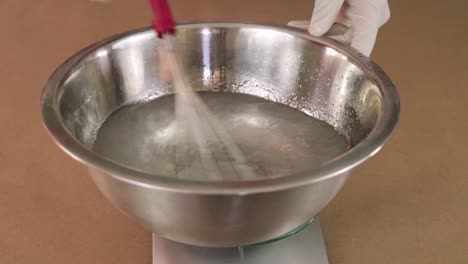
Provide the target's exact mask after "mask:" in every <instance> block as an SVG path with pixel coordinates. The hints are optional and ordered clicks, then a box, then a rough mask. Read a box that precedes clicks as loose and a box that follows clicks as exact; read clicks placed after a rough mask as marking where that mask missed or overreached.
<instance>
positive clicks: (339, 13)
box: [288, 0, 390, 56]
mask: <svg viewBox="0 0 468 264" xmlns="http://www.w3.org/2000/svg"><path fill="white" fill-rule="evenodd" d="M389 18H390V8H389V7H388V2H387V0H315V7H314V11H313V13H312V19H311V20H310V23H309V21H291V22H289V23H288V25H290V26H293V27H299V28H303V29H308V31H309V33H310V34H311V35H314V36H322V35H323V34H325V33H327V32H328V31H329V30H330V28H331V26H332V25H333V24H334V23H335V22H336V23H341V24H344V25H346V26H347V27H348V28H349V29H348V30H347V31H346V32H345V33H344V34H343V35H342V36H339V37H335V39H337V40H338V41H341V42H345V43H349V42H350V43H351V47H353V48H355V49H357V50H359V51H360V52H361V53H363V54H364V55H366V56H369V55H370V54H371V52H372V49H373V48H374V44H375V39H376V37H377V32H378V30H379V28H380V27H381V26H382V25H383V24H385V23H386V22H387V21H388V19H389Z"/></svg>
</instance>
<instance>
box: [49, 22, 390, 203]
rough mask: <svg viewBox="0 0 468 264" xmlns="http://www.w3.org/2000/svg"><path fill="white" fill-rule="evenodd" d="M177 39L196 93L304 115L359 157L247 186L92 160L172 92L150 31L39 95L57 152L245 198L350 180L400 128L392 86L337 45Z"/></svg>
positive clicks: (264, 29) (186, 30) (231, 27)
mask: <svg viewBox="0 0 468 264" xmlns="http://www.w3.org/2000/svg"><path fill="white" fill-rule="evenodd" d="M176 40H177V45H178V49H179V52H180V53H181V56H182V57H183V58H184V65H183V67H184V71H185V73H186V74H187V75H188V76H189V79H190V81H191V83H192V85H193V86H194V87H196V88H197V89H198V90H200V91H202V90H203V91H219V92H235V93H245V94H251V95H255V96H259V97H262V98H265V99H268V100H271V101H274V102H279V103H282V104H285V105H288V106H290V107H293V108H296V109H299V110H300V111H302V112H304V113H306V114H308V115H310V116H312V117H315V118H318V119H320V120H323V121H326V122H327V123H329V124H330V125H332V126H333V127H334V128H335V129H336V130H337V131H339V132H340V133H341V134H343V135H345V136H346V137H347V139H348V140H349V141H350V142H351V144H352V148H351V149H350V150H348V151H347V152H346V153H344V154H343V155H340V156H338V157H336V158H335V159H333V160H331V161H329V162H327V163H325V164H323V166H320V167H318V168H311V169H310V170H307V171H304V172H302V173H298V174H297V175H289V176H288V177H282V178H278V179H262V180H258V181H251V182H248V183H239V182H196V181H190V180H185V179H184V180H180V179H174V178H167V177H162V176H160V175H152V174H148V173H145V172H142V171H139V170H136V169H134V168H129V167H126V166H124V165H122V164H119V163H117V162H115V161H112V160H109V159H107V158H106V157H103V156H100V155H98V154H96V153H94V152H93V151H92V150H90V144H91V143H92V141H93V136H94V132H95V130H96V128H97V127H99V125H100V124H101V123H102V122H103V121H104V120H105V119H106V118H107V117H108V116H109V115H110V114H111V113H112V112H113V111H114V110H116V109H117V108H119V107H121V106H122V105H128V104H132V103H135V102H139V101H141V100H146V99H148V98H156V97H159V96H162V95H165V94H169V93H172V92H173V90H172V87H170V86H169V85H167V83H166V82H165V81H164V80H162V79H161V76H160V72H161V68H162V67H163V66H164V65H160V64H159V61H160V60H159V56H160V54H159V53H158V47H159V45H160V40H159V39H158V38H157V37H156V35H155V34H154V32H153V31H152V29H150V28H145V29H139V30H135V31H131V32H127V33H123V34H120V35H118V36H114V37H111V38H108V39H106V40H103V41H101V42H98V43H96V44H94V45H92V46H90V47H88V48H86V49H84V50H82V51H80V52H79V53H77V54H75V55H74V56H73V57H71V58H70V59H69V60H68V61H66V62H65V63H64V64H63V65H61V66H60V67H59V68H58V69H57V70H56V72H55V73H54V74H53V75H52V77H51V78H50V80H49V81H48V83H47V86H46V88H45V89H44V92H43V95H42V113H43V119H44V123H45V125H46V127H47V129H48V130H49V132H50V134H51V135H52V137H53V138H54V140H55V141H56V142H57V144H58V145H59V146H60V147H61V148H62V149H63V150H64V151H66V152H67V153H68V154H70V155H71V156H72V157H74V158H76V159H77V160H79V161H80V162H83V163H84V164H86V165H87V166H90V167H93V168H97V169H99V170H102V171H106V172H108V173H111V174H112V175H113V176H115V177H119V178H120V179H121V180H123V181H127V182H129V183H132V184H136V185H141V186H145V187H149V188H156V189H166V190H173V191H177V192H182V193H183V192H186V193H212V194H232V193H236V194H245V193H257V192H268V191H273V190H279V189H284V188H291V187H294V186H300V185H303V184H306V183H313V182H316V181H321V180H324V179H327V178H330V177H334V176H336V175H339V174H340V173H343V172H345V171H349V170H350V169H352V168H353V167H355V166H357V165H358V164H360V163H361V162H363V161H365V160H366V159H368V158H369V157H371V156H372V155H373V154H375V153H376V152H377V151H378V150H379V149H380V148H381V146H382V145H383V144H384V143H385V141H386V140H387V139H388V137H389V136H390V134H391V133H392V131H393V129H394V128H395V126H396V123H397V120H398V115H399V100H398V95H397V93H396V91H395V89H394V86H393V84H392V82H391V81H390V79H389V78H388V77H387V75H386V74H385V73H384V72H383V71H382V70H381V69H380V68H379V67H378V66H377V65H376V64H375V63H373V62H372V61H371V60H370V59H368V58H366V57H364V56H362V55H361V54H359V53H358V52H356V51H354V50H352V49H350V48H346V47H342V46H340V45H339V44H338V43H336V42H334V41H333V40H327V39H322V38H316V37H312V36H310V35H308V34H306V33H304V32H301V31H299V30H295V29H292V28H290V27H286V26H271V25H258V24H246V23H193V24H186V25H180V26H179V27H178V34H177V36H176Z"/></svg>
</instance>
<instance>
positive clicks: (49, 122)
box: [40, 20, 400, 195]
mask: <svg viewBox="0 0 468 264" xmlns="http://www.w3.org/2000/svg"><path fill="white" fill-rule="evenodd" d="M178 27H183V28H191V27H196V28H199V27H208V28H216V27H218V28H220V27H221V28H223V27H224V28H226V27H228V28H229V27H230V28H241V27H242V28H247V27H250V28H258V29H271V30H275V31H278V32H284V33H288V34H292V35H293V36H294V37H299V38H301V39H304V40H307V41H312V42H315V43H316V44H320V45H324V46H327V47H330V48H333V49H334V50H336V51H338V52H339V53H341V54H343V55H345V56H347V57H348V60H352V62H353V64H355V65H357V66H358V67H361V68H362V69H363V70H365V71H366V74H368V77H369V78H370V79H372V80H373V81H374V82H375V83H376V84H377V85H378V88H379V90H380V92H381V93H382V98H383V101H382V105H381V107H382V112H381V116H380V117H379V118H378V120H377V123H376V125H375V127H374V128H373V129H372V130H371V132H370V133H369V135H368V136H367V137H366V138H365V139H364V140H362V141H361V142H359V143H358V144H357V145H355V146H354V147H353V148H351V149H350V150H348V151H347V152H345V153H344V154H342V155H340V156H338V157H336V158H334V159H332V160H330V161H328V162H327V163H325V164H323V165H321V166H319V167H317V168H313V169H309V170H306V171H304V172H300V173H296V174H291V175H287V176H283V177H278V178H273V179H259V180H252V181H250V180H249V181H238V182H234V181H229V182H228V181H225V182H202V181H193V180H187V179H178V178H171V177H165V176H159V175H154V174H150V173H146V172H143V171H139V170H135V169H132V168H129V167H126V166H124V165H121V164H119V163H116V162H114V161H112V160H109V159H107V158H105V157H102V156H100V155H98V154H96V153H95V152H93V151H91V150H89V149H88V148H86V147H85V146H84V145H83V144H82V143H80V142H79V141H78V140H76V139H75V138H74V137H73V136H72V135H70V134H69V133H68V131H67V129H66V128H65V127H64V126H63V124H62V122H61V117H60V116H59V114H58V113H57V111H56V109H57V105H56V102H55V101H54V98H55V97H56V96H55V95H56V92H57V88H58V87H59V86H60V85H61V83H62V82H63V81H64V80H65V79H66V77H67V75H68V72H69V71H70V70H71V69H72V68H73V67H74V65H76V63H78V62H80V61H81V60H83V59H85V58H86V57H87V56H88V55H90V54H91V53H92V52H94V51H96V50H97V49H99V48H102V47H103V46H105V45H108V44H111V43H112V42H115V41H120V40H123V39H124V38H125V37H130V36H133V35H136V34H140V33H147V32H148V31H152V30H153V29H152V28H151V27H143V28H138V29H134V30H129V31H126V32H123V33H120V34H116V35H114V36H111V37H108V38H105V39H103V40H101V41H98V42H95V43H94V44H91V45H89V46H88V47H85V48H84V49H82V50H80V51H78V52H77V53H75V54H74V55H72V56H71V57H70V58H68V59H67V60H66V61H65V62H63V63H62V64H61V65H60V66H58V67H57V68H56V70H55V71H54V72H53V73H52V75H51V76H50V78H49V79H48V80H47V82H46V85H45V87H44V89H43V91H42V94H41V100H40V105H41V114H42V123H43V125H44V126H45V128H46V130H47V131H48V133H49V135H50V136H51V137H52V139H53V140H54V142H55V143H56V144H57V145H58V146H59V147H60V148H61V149H62V150H63V151H64V152H66V153H67V154H68V155H70V156H71V157H72V158H74V159H75V160H77V161H79V162H81V163H83V164H84V165H86V166H88V167H92V168H94V169H96V170H98V171H100V172H104V173H105V174H107V175H109V176H110V177H115V178H117V179H119V180H121V181H124V182H127V183H129V184H133V185H138V186H141V187H145V188H152V189H158V190H166V191H173V192H178V193H190V194H216V195H229V194H237V195H245V194H252V193H262V192H272V191H278V190H283V189H289V188H294V187H299V186H302V185H305V184H311V183H315V182H318V181H323V180H326V179H329V178H332V177H335V176H339V175H342V174H344V173H346V172H349V171H350V170H351V169H353V168H354V167H356V166H358V165H359V164H361V163H362V162H364V161H365V160H367V159H369V158H370V157H372V156H374V155H375V154H376V153H377V152H378V151H379V150H380V149H381V148H382V146H383V145H384V144H385V143H386V142H387V140H388V139H389V138H390V136H391V135H392V133H393V131H394V130H395V128H396V125H397V123H398V121H399V115H400V101H399V96H398V93H397V91H396V89H395V86H394V84H393V82H392V81H391V80H390V78H389V77H388V76H387V74H386V73H385V72H384V71H383V70H382V69H381V68H380V67H379V66H378V65H377V64H376V63H375V62H373V61H372V60H371V59H370V58H368V57H366V56H364V55H363V54H361V53H360V52H359V51H357V50H355V49H353V48H351V47H348V46H343V45H341V44H340V43H338V42H337V41H334V40H333V39H329V38H324V37H315V36H312V35H310V34H308V33H307V32H306V31H304V30H301V29H297V28H293V27H291V26H288V25H278V24H266V23H252V22H240V21H225V20H223V21H195V22H188V23H181V24H178Z"/></svg>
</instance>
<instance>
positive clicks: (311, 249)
mask: <svg viewBox="0 0 468 264" xmlns="http://www.w3.org/2000/svg"><path fill="white" fill-rule="evenodd" d="M240 263H242V264H266V263H267V264H284V263H288V264H328V257H327V252H326V249H325V244H324V241H323V237H322V231H321V229H320V223H319V219H318V218H317V219H315V221H313V222H312V223H311V224H310V225H309V226H307V227H306V228H304V230H302V231H300V232H299V233H297V234H295V235H293V236H291V237H288V238H285V239H282V240H280V241H277V242H272V243H266V244H260V245H255V246H245V247H242V248H237V247H236V248H206V247H197V246H191V245H185V244H181V243H177V242H173V241H169V240H166V239H164V238H161V237H159V236H157V235H156V234H153V264H240Z"/></svg>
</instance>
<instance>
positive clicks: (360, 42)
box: [351, 24, 379, 56]
mask: <svg viewBox="0 0 468 264" xmlns="http://www.w3.org/2000/svg"><path fill="white" fill-rule="evenodd" d="M378 29H379V28H378V27H377V26H376V25H359V24H357V25H355V28H354V32H353V39H352V41H351V47H353V48H355V49H357V50H359V51H360V52H361V53H362V54H364V55H366V56H369V55H370V54H371V52H372V49H373V48H374V44H375V39H376V38H377V32H378Z"/></svg>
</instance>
